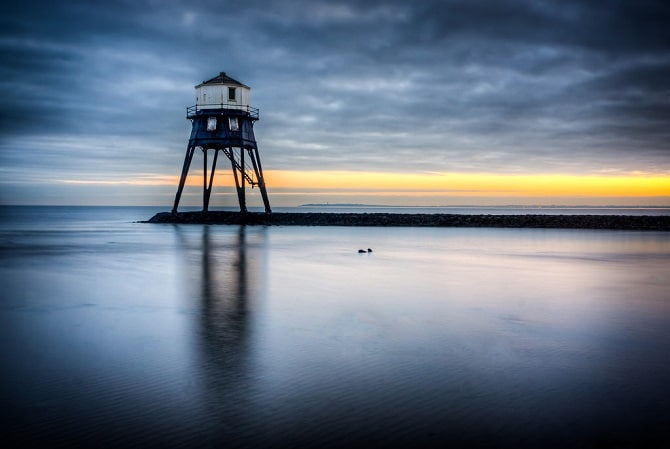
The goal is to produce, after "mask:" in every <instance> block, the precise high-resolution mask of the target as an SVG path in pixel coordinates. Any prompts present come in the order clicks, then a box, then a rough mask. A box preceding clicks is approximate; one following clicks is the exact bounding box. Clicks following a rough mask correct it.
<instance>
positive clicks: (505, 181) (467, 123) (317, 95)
mask: <svg viewBox="0 0 670 449" xmlns="http://www.w3.org/2000/svg"><path fill="white" fill-rule="evenodd" d="M0 63H1V65H0V96H1V98H2V101H1V102H0V204H68V205H78V204H81V205H93V204H99V205H166V207H167V206H170V205H171V204H172V201H173V200H174V195H175V192H176V186H177V181H178V176H179V173H180V170H181V165H182V162H183V158H184V153H185V151H186V144H187V141H188V136H189V134H190V128H191V125H190V122H189V121H188V120H186V118H185V112H186V107H187V106H190V105H193V104H194V103H195V97H194V96H195V90H194V86H195V85H197V84H199V83H200V82H202V81H204V80H207V79H210V78H213V77H215V76H216V75H218V73H219V72H221V71H225V72H226V73H227V74H228V75H229V76H231V77H232V78H234V79H236V80H238V81H240V82H242V83H244V84H246V85H248V86H250V87H251V103H252V106H254V107H258V108H259V109H260V120H259V121H258V122H256V124H255V127H254V130H255V134H256V139H257V141H258V146H259V150H260V156H261V160H262V164H263V169H264V171H265V174H266V183H267V188H268V192H269V195H270V201H271V203H272V204H273V205H275V206H295V205H300V204H304V203H338V202H346V203H366V204H388V205H427V206H440V205H464V204H479V205H500V204H540V205H548V204H563V205H586V204H593V205H657V206H670V3H669V2H667V1H647V0H624V1H617V0H608V1H604V0H603V1H599V0H591V1H575V0H551V1H541V0H537V1H533V0H516V1H511V0H493V1H484V0H481V1H478V0H471V1H466V0H444V1H438V0H420V1H413V2H408V1H399V0H398V1H396V0H390V1H375V0H366V1H353V0H352V1H318V0H295V1H287V0H275V1H255V0H246V1H243V2H241V1H235V2H232V1H225V0H212V1H193V0H191V1H180V0H165V1H162V0H123V1H105V0H100V1H95V2H92V1H78V0H72V1H62V2H54V1H40V0H36V1H33V2H3V3H2V6H0ZM199 158H200V159H199ZM201 158H202V154H201V152H198V154H197V155H196V158H195V159H194V162H193V166H194V167H200V166H201V162H200V161H201ZM201 173H202V172H201V171H198V169H197V168H193V169H192V170H191V172H190V176H189V181H188V185H187V188H186V190H185V193H184V196H183V197H182V204H184V205H189V204H190V205H198V204H201V203H200V201H201V187H200V185H201V182H202V181H201V178H199V177H198V176H201ZM218 173H219V176H218V177H217V181H216V184H215V188H214V191H213V193H212V200H211V208H216V207H217V206H229V205H234V204H236V201H237V199H236V196H235V195H234V193H233V189H232V187H231V186H232V173H230V172H229V171H226V170H220V171H219V172H218ZM256 203H257V204H260V196H259V195H257V191H254V192H249V204H250V205H252V206H253V205H255V204H256Z"/></svg>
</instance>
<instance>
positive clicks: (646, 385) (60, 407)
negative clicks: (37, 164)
mask: <svg viewBox="0 0 670 449" xmlns="http://www.w3.org/2000/svg"><path fill="white" fill-rule="evenodd" d="M161 209H164V208H160V207H154V208H141V207H139V208H122V207H117V208H113V207H111V208H109V207H97V208H96V207H93V208H91V207H51V208H49V207H25V208H11V207H6V208H1V210H0V212H2V214H0V261H1V262H2V263H0V283H1V284H2V286H3V291H2V302H1V303H0V322H2V324H3V325H2V326H0V337H1V338H0V342H1V343H0V355H1V356H2V358H3V360H5V361H6V363H4V365H3V370H2V375H0V397H2V399H3V412H2V419H1V421H0V430H1V431H2V434H3V439H4V443H5V445H6V446H8V447H67V448H71V447H77V446H79V447H91V446H111V447H148V446H153V447H155V446H160V447H170V448H172V447H174V448H183V447H202V448H214V447H222V446H225V447H233V448H235V447H237V448H246V447H254V448H275V447H314V448H323V447H329V448H345V447H352V446H356V445H364V446H365V447H369V448H388V447H407V448H409V447H417V446H420V447H424V448H442V447H446V446H453V447H462V448H507V447H510V448H512V447H513V448H537V447H542V448H547V447H549V448H559V447H560V448H563V447H571V448H601V447H617V448H619V447H647V448H659V449H660V448H664V447H667V446H668V444H670V432H668V429H669V428H670V402H669V401H668V398H667V394H666V390H667V380H668V379H669V378H670V363H669V362H668V354H669V353H670V339H668V329H670V303H669V302H668V298H670V234H669V233H667V232H665V231H654V230H644V231H635V230H610V229H562V228H518V227H506V228H501V227H439V226H424V227H417V226H333V225H329V226H303V225H278V226H275V225H269V226H263V225H261V226H244V225H236V224H231V225H202V224H163V223H161V224H153V223H146V222H143V220H146V217H151V216H153V215H155V214H156V213H159V211H160V210H161ZM273 215H274V213H273ZM475 215H479V214H475ZM361 248H362V249H365V250H366V251H365V252H364V253H359V252H358V250H359V249H361ZM368 248H370V249H371V250H372V251H371V252H368V251H367V249H368Z"/></svg>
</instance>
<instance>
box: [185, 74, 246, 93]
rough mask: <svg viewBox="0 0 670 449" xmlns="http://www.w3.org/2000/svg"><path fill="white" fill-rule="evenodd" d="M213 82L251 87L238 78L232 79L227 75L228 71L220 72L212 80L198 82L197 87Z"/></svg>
mask: <svg viewBox="0 0 670 449" xmlns="http://www.w3.org/2000/svg"><path fill="white" fill-rule="evenodd" d="M212 84H226V85H228V86H230V85H234V86H240V87H246V88H247V89H251V88H250V87H249V86H247V85H244V84H242V83H240V82H239V81H237V80H234V79H232V78H231V77H229V76H228V75H226V72H220V73H219V74H218V75H217V76H215V77H214V78H212V79H211V80H207V81H203V82H202V83H201V84H198V85H197V86H195V87H196V88H198V87H200V86H206V85H212Z"/></svg>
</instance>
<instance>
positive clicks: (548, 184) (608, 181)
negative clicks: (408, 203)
mask: <svg viewBox="0 0 670 449" xmlns="http://www.w3.org/2000/svg"><path fill="white" fill-rule="evenodd" d="M265 181H266V184H267V186H268V189H271V188H273V187H274V188H286V189H296V190H299V189H300V188H309V189H323V190H326V191H336V192H337V191H349V190H356V191H366V192H367V193H373V192H377V193H379V194H383V193H389V192H396V193H403V194H405V195H412V196H413V195H417V196H421V195H431V194H437V195H449V194H458V195H459V196H603V197H608V196H611V197H615V196H616V197H622V196H632V197H635V196H647V197H649V196H670V177H662V176H651V177H650V176H593V175H591V176H581V175H501V174H486V173H481V174H469V173H443V174H408V173H365V172H348V171H314V172H307V171H267V172H266V173H265ZM324 193H325V192H324Z"/></svg>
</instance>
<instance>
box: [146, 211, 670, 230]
mask: <svg viewBox="0 0 670 449" xmlns="http://www.w3.org/2000/svg"><path fill="white" fill-rule="evenodd" d="M144 223H178V224H221V225H266V226H378V227H387V226H388V227H397V226H402V227H477V228H480V227H493V228H557V229H612V230H635V231H670V216H666V215H663V216H651V215H640V216H634V215H535V214H528V215H484V214H479V215H475V214H472V215H465V214H397V213H381V212H380V213H377V212H371V213H328V212H299V213H289V212H273V213H272V214H265V213H262V212H248V213H246V214H241V213H239V212H224V211H212V212H207V213H204V212H177V213H176V214H172V213H170V212H160V213H158V214H156V215H154V216H153V217H152V218H151V219H149V220H147V221H145V222H144Z"/></svg>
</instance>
